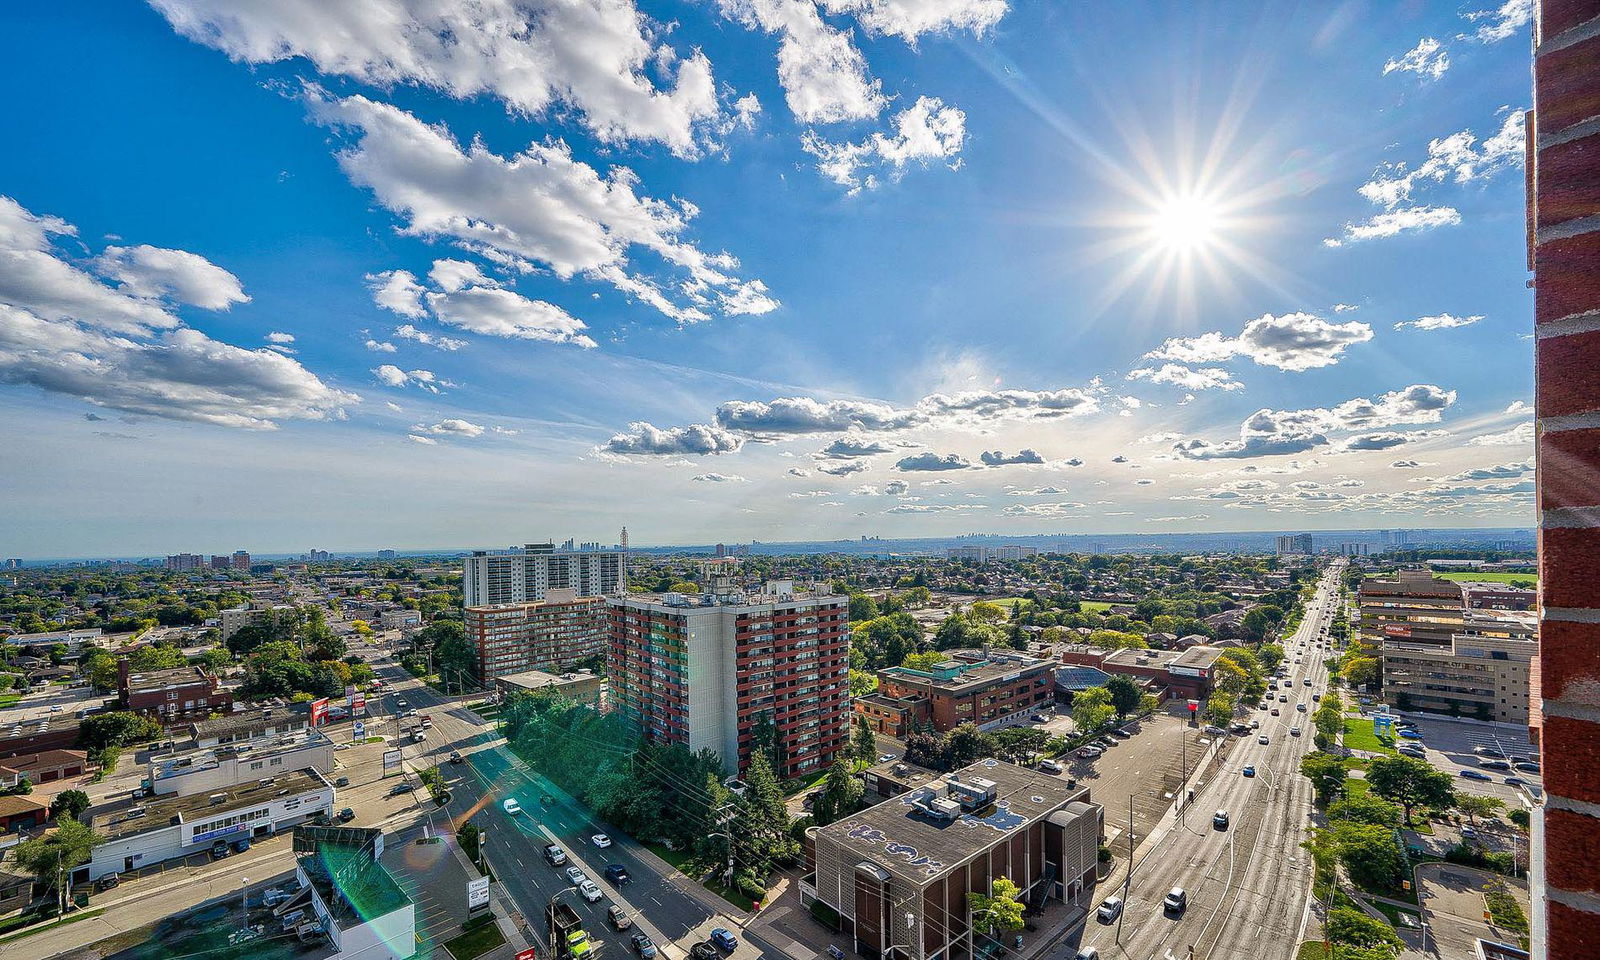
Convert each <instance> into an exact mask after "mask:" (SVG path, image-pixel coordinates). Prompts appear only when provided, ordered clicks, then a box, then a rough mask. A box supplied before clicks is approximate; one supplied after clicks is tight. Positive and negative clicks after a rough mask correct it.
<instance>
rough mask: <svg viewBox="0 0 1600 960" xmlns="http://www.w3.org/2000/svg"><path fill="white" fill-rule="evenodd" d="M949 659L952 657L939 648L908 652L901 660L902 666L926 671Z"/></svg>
mask: <svg viewBox="0 0 1600 960" xmlns="http://www.w3.org/2000/svg"><path fill="white" fill-rule="evenodd" d="M948 659H950V658H949V657H946V656H945V655H944V654H943V653H940V652H939V651H937V650H929V651H926V652H924V653H908V654H906V655H905V657H904V658H903V659H902V660H901V661H900V666H902V667H905V668H906V669H907V670H921V671H923V672H924V673H926V672H927V671H929V670H932V669H933V668H934V667H937V666H938V665H939V664H941V663H944V662H945V661H946V660H948Z"/></svg>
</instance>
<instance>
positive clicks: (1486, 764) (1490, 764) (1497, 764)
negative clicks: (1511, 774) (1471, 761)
mask: <svg viewBox="0 0 1600 960" xmlns="http://www.w3.org/2000/svg"><path fill="white" fill-rule="evenodd" d="M1478 766H1480V767H1482V768H1484V769H1485V770H1510V769H1511V764H1509V763H1507V762H1505V761H1504V760H1479V761H1478Z"/></svg>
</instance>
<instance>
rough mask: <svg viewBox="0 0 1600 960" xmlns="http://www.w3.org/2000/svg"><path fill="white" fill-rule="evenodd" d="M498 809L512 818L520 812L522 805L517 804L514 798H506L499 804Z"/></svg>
mask: <svg viewBox="0 0 1600 960" xmlns="http://www.w3.org/2000/svg"><path fill="white" fill-rule="evenodd" d="M500 809H502V810H504V811H505V812H506V813H509V814H511V815H512V816H513V817H514V816H516V815H517V814H519V813H521V812H522V804H520V803H518V802H517V798H516V797H506V798H505V800H504V801H502V802H501V804H500Z"/></svg>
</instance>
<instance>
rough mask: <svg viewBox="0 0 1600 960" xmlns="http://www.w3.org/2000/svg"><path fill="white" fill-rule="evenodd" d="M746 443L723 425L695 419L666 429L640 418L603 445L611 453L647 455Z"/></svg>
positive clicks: (728, 450)
mask: <svg viewBox="0 0 1600 960" xmlns="http://www.w3.org/2000/svg"><path fill="white" fill-rule="evenodd" d="M742 446H744V438H743V437H741V436H739V435H738V434H735V433H731V432H729V431H727V430H723V429H721V428H720V427H713V426H710V425H708V424H703V423H692V424H689V425H688V426H686V427H672V428H670V429H662V428H660V427H657V426H655V425H654V424H651V423H646V422H644V421H642V420H640V421H635V422H634V423H631V424H629V425H628V432H627V433H619V434H617V435H616V436H614V437H612V438H611V439H610V440H608V441H606V442H605V444H604V445H602V446H601V448H600V449H601V450H602V451H604V452H607V453H616V454H641V455H645V456H679V455H695V456H702V455H705V454H716V453H733V452H734V451H736V450H738V449H739V448H740V447H742Z"/></svg>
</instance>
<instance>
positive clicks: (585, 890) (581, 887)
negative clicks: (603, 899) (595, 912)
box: [578, 879, 601, 903]
mask: <svg viewBox="0 0 1600 960" xmlns="http://www.w3.org/2000/svg"><path fill="white" fill-rule="evenodd" d="M578 893H580V894H581V895H582V896H583V899H585V900H587V901H589V902H590V903H594V902H595V901H596V900H599V899H600V896H601V894H600V887H599V886H597V885H596V884H595V882H594V881H593V880H587V879H586V880H584V881H583V882H582V883H580V884H578Z"/></svg>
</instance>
